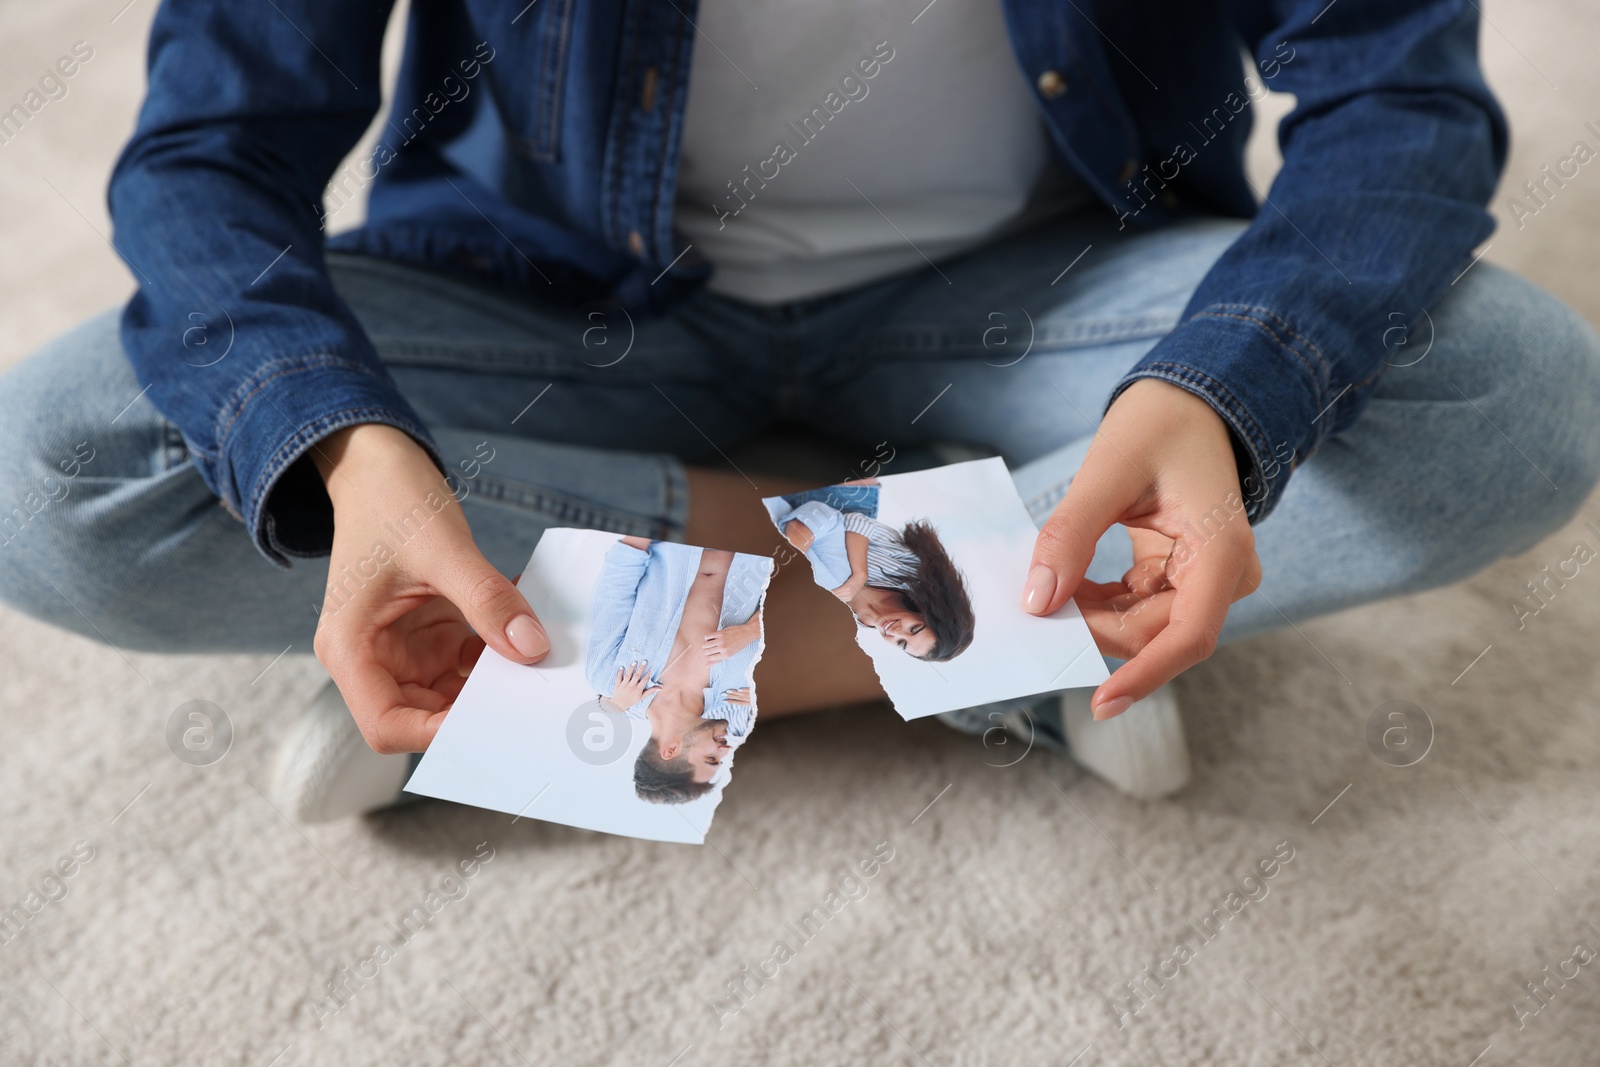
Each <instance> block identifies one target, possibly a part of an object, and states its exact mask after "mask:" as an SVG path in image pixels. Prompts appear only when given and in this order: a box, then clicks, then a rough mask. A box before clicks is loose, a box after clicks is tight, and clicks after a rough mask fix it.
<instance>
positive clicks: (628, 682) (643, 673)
mask: <svg viewBox="0 0 1600 1067" xmlns="http://www.w3.org/2000/svg"><path fill="white" fill-rule="evenodd" d="M660 688H661V686H659V685H656V684H654V683H652V682H651V681H650V664H648V663H630V664H629V665H628V666H626V667H618V668H617V682H616V685H614V686H612V687H611V703H613V704H615V705H616V706H617V707H618V708H620V709H621V710H623V711H627V710H628V709H629V708H631V707H633V706H634V705H635V704H637V703H639V701H641V700H643V699H644V695H645V694H646V693H648V692H650V691H651V690H653V689H660Z"/></svg>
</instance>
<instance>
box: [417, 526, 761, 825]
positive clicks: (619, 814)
mask: <svg viewBox="0 0 1600 1067" xmlns="http://www.w3.org/2000/svg"><path fill="white" fill-rule="evenodd" d="M773 566H774V565H773V561H772V560H770V559H767V558H765V557H762V556H751V555H746V554H743V553H736V552H727V551H721V550H715V549H702V548H696V547H693V546H690V545H681V544H674V543H670V542H666V541H651V540H648V539H645V538H641V537H619V536H618V535H616V534H614V533H605V532H602V531H596V530H572V529H553V530H547V531H546V532H545V534H544V536H543V537H542V538H540V541H539V545H538V547H537V548H536V549H535V550H534V553H533V558H532V559H531V560H529V562H528V566H527V569H526V570H524V571H523V573H522V578H521V580H520V583H519V584H520V587H521V589H522V591H523V594H524V595H525V596H526V597H527V599H528V603H529V604H530V605H532V607H533V609H534V611H535V612H537V613H538V616H539V619H540V621H541V622H542V623H543V625H544V628H545V631H546V632H547V633H548V634H549V637H550V654H549V655H548V656H547V657H546V658H545V659H544V660H543V661H542V662H541V663H539V664H537V665H535V666H531V667H528V666H522V665H519V664H515V663H512V662H511V661H510V660H507V659H505V658H504V657H502V656H500V655H498V654H496V653H495V652H494V651H493V650H492V649H486V650H485V651H484V653H483V655H482V657H481V658H480V659H479V661H478V664H477V666H476V667H475V668H474V669H473V672H472V675H471V677H469V678H468V679H467V682H466V685H465V686H464V687H463V688H462V690H461V695H460V696H459V697H458V698H457V700H456V702H455V706H454V707H453V708H452V709H451V711H450V714H449V715H448V716H446V717H445V720H444V723H443V725H442V726H441V727H440V728H439V733H438V735H437V736H436V737H435V738H434V740H433V743H432V745H430V746H429V748H428V751H427V752H426V753H425V754H424V756H423V758H422V761H421V762H420V763H419V764H418V766H417V769H416V771H415V772H414V773H413V774H412V776H411V780H410V781H409V782H408V783H407V785H406V790H407V791H408V792H411V793H418V794H422V795H424V796H430V797H437V798H439V799H442V800H453V801H457V802H459V803H463V804H472V805H475V806H477V807H480V808H490V809H493V810H495V811H504V812H509V813H511V814H513V815H517V816H525V817H527V818H533V819H541V820H544V821H547V822H556V823H563V824H565V825H567V826H577V827H582V828H584V829H588V830H601V831H604V832H606V833H612V834H622V835H625V836H629V837H640V838H647V839H650V840H656V841H681V842H690V843H700V842H701V841H703V840H704V838H705V833H706V830H707V829H708V828H709V827H710V825H711V817H712V813H713V812H714V811H715V809H716V806H717V804H718V803H720V801H721V798H722V790H723V788H724V787H726V785H727V784H728V781H729V777H730V775H731V772H732V767H733V754H734V752H735V751H736V750H737V749H738V747H739V746H740V745H741V744H742V743H743V742H744V740H745V738H746V737H748V736H749V735H750V730H751V728H752V727H753V726H754V724H755V720H756V708H757V702H756V690H755V666H756V663H757V661H758V660H759V659H760V658H761V653H762V648H763V629H762V618H761V608H762V601H763V599H764V597H765V595H766V589H767V583H768V581H769V580H770V579H771V576H772V571H773Z"/></svg>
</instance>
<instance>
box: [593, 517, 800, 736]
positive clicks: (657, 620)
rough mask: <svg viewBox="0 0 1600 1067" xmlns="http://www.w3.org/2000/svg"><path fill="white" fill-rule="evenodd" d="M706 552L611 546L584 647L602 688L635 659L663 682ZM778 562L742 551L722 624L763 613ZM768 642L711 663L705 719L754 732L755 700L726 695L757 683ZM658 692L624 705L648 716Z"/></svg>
mask: <svg viewBox="0 0 1600 1067" xmlns="http://www.w3.org/2000/svg"><path fill="white" fill-rule="evenodd" d="M700 552H701V550H700V549H698V548H692V547H690V546H687V545H677V544H668V543H667V542H664V541H656V542H653V543H652V544H651V545H650V551H648V552H641V551H640V550H639V549H637V548H633V547H631V546H629V545H625V544H623V543H622V542H621V541H618V542H617V543H616V544H614V545H612V546H611V547H610V548H609V549H607V550H606V559H605V565H604V566H603V567H601V569H600V577H599V578H598V579H597V580H596V582H595V588H594V600H593V609H592V610H591V612H590V616H589V642H588V647H587V648H586V649H585V650H584V675H585V677H586V678H587V679H588V682H589V685H590V686H591V687H592V688H593V689H594V691H595V692H596V693H598V694H600V695H602V696H610V695H611V690H612V689H613V688H614V687H615V686H616V684H617V671H618V669H619V668H623V667H627V666H629V665H630V664H633V663H641V662H642V663H647V664H649V665H650V681H651V683H652V684H655V685H660V684H661V670H662V668H663V667H665V666H666V665H667V661H668V659H669V658H670V657H671V655H672V641H673V638H675V637H676V636H677V634H678V625H679V623H680V622H682V620H683V602H684V598H685V597H687V596H688V595H689V587H690V586H691V585H692V584H694V577H695V573H696V572H697V571H698V570H699V569H700ZM772 566H773V564H772V561H771V560H770V559H767V558H766V557H764V556H749V555H745V554H744V553H737V554H735V555H734V557H733V564H732V566H730V567H729V569H728V577H727V580H726V582H725V584H724V586H723V593H722V612H721V615H720V617H719V620H718V622H717V625H718V627H726V626H732V625H734V624H735V623H741V622H744V621H746V620H747V619H749V618H750V617H751V616H752V615H754V614H755V613H756V611H757V610H758V609H759V608H760V607H761V599H762V596H763V594H764V593H765V592H766V588H767V579H768V578H770V577H771V575H772ZM761 644H762V642H761V641H759V640H758V641H755V642H752V643H751V644H748V645H746V646H745V647H744V648H742V649H740V650H739V651H738V652H735V653H734V654H733V655H731V656H729V657H728V658H727V659H724V660H719V661H717V662H715V663H713V664H711V670H710V672H709V673H710V679H709V680H710V683H711V684H710V686H709V687H708V688H707V689H706V691H705V710H704V711H703V712H702V713H701V718H706V719H727V720H728V733H729V734H730V735H731V736H734V737H744V736H745V735H746V734H748V733H749V732H750V727H751V725H752V723H753V721H754V718H755V714H754V711H753V709H752V708H751V706H750V705H748V704H733V703H728V702H726V701H724V700H723V699H722V697H723V694H724V693H726V692H727V691H728V690H730V689H743V688H745V687H747V686H750V685H752V684H753V677H754V672H755V665H756V661H757V659H759V658H760V656H761ZM654 695H655V694H654V693H653V692H652V693H647V694H645V696H644V699H642V700H640V701H639V702H638V703H636V704H634V705H633V706H631V707H629V708H625V709H624V711H625V712H626V713H627V714H628V715H629V716H630V717H631V718H635V719H639V718H644V712H645V709H646V708H647V707H649V706H650V701H651V699H652V698H653V697H654Z"/></svg>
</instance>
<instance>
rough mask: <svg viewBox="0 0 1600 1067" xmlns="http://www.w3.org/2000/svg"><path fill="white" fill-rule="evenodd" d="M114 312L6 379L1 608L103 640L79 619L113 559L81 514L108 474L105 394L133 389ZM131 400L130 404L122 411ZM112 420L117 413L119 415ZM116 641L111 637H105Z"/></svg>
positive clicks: (0, 481) (1, 417)
mask: <svg viewBox="0 0 1600 1067" xmlns="http://www.w3.org/2000/svg"><path fill="white" fill-rule="evenodd" d="M108 356H109V357H114V358H115V359H116V360H122V356H121V348H120V346H119V345H118V343H117V339H116V316H115V314H114V313H107V314H106V315H102V316H98V317H96V318H94V319H91V320H89V321H88V322H86V323H84V324H83V325H82V326H79V327H78V328H77V329H75V330H73V331H71V332H70V333H68V334H65V335H63V336H62V337H59V338H57V339H56V340H54V341H52V342H50V343H49V344H47V345H45V347H44V348H42V349H41V350H39V351H38V352H36V353H35V354H34V355H32V356H30V357H28V358H27V359H25V360H23V361H22V362H21V363H19V364H17V365H16V366H14V367H12V368H10V369H9V370H7V371H6V372H5V373H4V374H3V375H0V600H3V601H4V602H5V603H7V604H8V605H10V606H11V607H13V608H15V609H17V610H19V611H21V612H23V613H25V614H27V615H31V616H33V617H34V618H38V619H41V620H43V621H45V622H50V623H53V624H55V625H58V626H62V627H64V628H66V629H69V630H73V631H76V632H79V633H83V634H85V635H86V636H91V637H102V636H105V635H102V634H98V633H97V632H96V631H95V628H94V626H93V625H91V624H89V623H88V621H87V620H86V619H85V617H84V615H83V614H82V612H83V611H84V610H86V609H87V605H86V604H84V601H85V600H86V599H88V598H89V595H90V586H91V585H96V584H100V583H103V582H104V581H105V579H106V577H107V576H106V575H104V574H101V575H99V576H98V577H95V576H94V573H93V572H94V570H95V569H96V568H98V567H100V566H101V565H102V564H104V563H108V562H109V560H107V559H106V558H105V555H104V554H103V553H99V552H97V551H96V548H95V545H94V544H93V543H92V542H93V536H92V535H91V534H90V533H89V532H88V530H87V528H86V526H85V523H84V521H83V520H84V515H85V512H86V511H93V508H92V506H91V498H92V497H93V496H95V495H96V494H95V493H94V492H91V490H90V488H89V487H90V486H91V485H94V486H100V487H103V486H104V485H105V481H104V480H103V479H102V478H101V475H103V474H107V473H110V472H109V471H107V470H104V469H103V468H106V467H107V466H108V465H109V462H110V461H109V459H108V453H109V451H110V449H109V448H108V444H107V432H108V430H110V431H114V430H117V429H119V428H118V427H115V426H110V425H108V423H109V419H101V418H100V415H101V414H103V413H102V412H101V411H100V410H99V408H100V407H101V406H103V405H102V404H101V403H99V402H98V401H99V400H100V399H101V398H100V397H99V396H98V394H100V393H102V392H104V393H105V397H104V399H105V400H106V401H107V402H110V401H112V400H114V399H115V397H116V396H117V395H119V394H121V393H123V392H127V393H128V394H129V396H130V397H131V395H132V393H134V392H136V391H137V386H133V388H132V389H131V390H125V389H118V388H117V385H127V384H130V383H132V382H133V374H132V371H131V368H128V367H127V365H126V362H125V361H122V362H123V366H122V367H120V368H118V367H116V366H115V365H114V364H111V363H110V361H109V360H108V358H107V357H108ZM125 402H126V399H124V403H125ZM113 413H114V410H113ZM108 639H113V640H114V638H108Z"/></svg>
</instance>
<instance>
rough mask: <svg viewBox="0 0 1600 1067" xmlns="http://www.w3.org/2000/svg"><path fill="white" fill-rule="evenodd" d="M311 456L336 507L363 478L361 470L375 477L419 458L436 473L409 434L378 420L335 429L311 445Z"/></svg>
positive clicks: (430, 460) (426, 455)
mask: <svg viewBox="0 0 1600 1067" xmlns="http://www.w3.org/2000/svg"><path fill="white" fill-rule="evenodd" d="M311 458H312V462H313V463H314V464H315V465H316V468H317V473H318V474H319V475H320V476H321V477H322V484H323V486H324V487H325V488H326V489H327V491H328V499H329V500H331V501H332V502H333V505H334V507H335V508H336V509H337V508H338V506H339V500H340V498H341V497H342V496H345V495H347V494H348V493H349V492H351V491H352V490H354V489H355V488H356V487H357V486H359V485H360V484H361V483H362V482H363V481H364V480H366V479H364V478H363V472H370V473H371V474H372V475H373V476H374V477H377V476H378V473H379V472H393V471H394V470H395V469H396V468H397V467H400V466H405V465H408V464H409V463H411V462H413V461H418V462H421V463H422V464H423V465H424V466H425V467H426V468H427V469H428V471H429V472H430V473H437V471H436V468H435V467H434V464H433V460H432V459H431V458H430V457H429V456H428V454H427V452H425V451H424V450H423V448H422V446H421V445H419V444H417V442H416V441H415V440H413V439H412V437H411V435H410V434H408V433H406V432H405V431H404V430H400V429H397V428H395V427H393V426H390V425H388V424H386V423H381V422H364V423H359V424H357V425H355V426H346V427H344V428H343V429H340V430H335V431H334V432H333V433H331V434H329V435H328V436H327V437H324V438H323V439H322V440H321V441H318V442H317V444H316V445H315V446H313V447H312V449H311Z"/></svg>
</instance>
